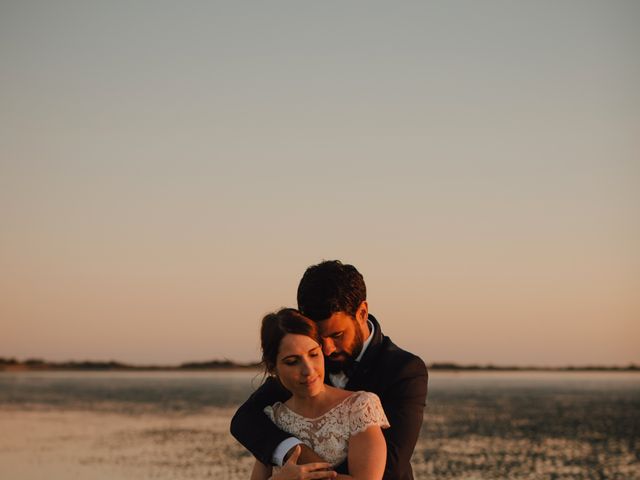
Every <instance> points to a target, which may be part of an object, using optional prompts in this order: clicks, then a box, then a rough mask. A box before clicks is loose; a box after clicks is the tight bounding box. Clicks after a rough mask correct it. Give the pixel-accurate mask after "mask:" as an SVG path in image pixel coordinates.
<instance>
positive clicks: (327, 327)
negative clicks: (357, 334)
mask: <svg viewBox="0 0 640 480" xmlns="http://www.w3.org/2000/svg"><path fill="white" fill-rule="evenodd" d="M352 326H353V318H351V316H350V315H348V314H346V313H344V312H336V313H334V314H333V315H331V316H330V317H329V318H327V319H326V320H322V321H320V322H318V329H319V330H320V334H321V335H322V336H327V335H331V334H333V333H336V332H339V331H342V330H346V329H348V328H351V327H352Z"/></svg>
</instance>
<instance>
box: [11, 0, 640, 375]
mask: <svg viewBox="0 0 640 480" xmlns="http://www.w3.org/2000/svg"><path fill="white" fill-rule="evenodd" d="M638 25H640V2H636V1H626V2H625V1H606V2H591V1H564V2H555V1H540V2H526V3H525V2H511V1H486V2H476V1H475V0H468V1H447V2H438V3H435V2H433V3H431V2H384V3H383V2H369V1H368V2H334V1H328V2H298V1H295V2H294V1H290V2H280V1H275V2H237V1H230V2H205V1H184V2H173V1H155V0H154V1H151V0H144V1H142V0H141V1H137V2H125V1H109V2H104V1H103V2H98V1H86V0H82V1H80V0H78V1H69V0H60V1H56V2H49V1H29V2H23V1H19V0H15V1H7V0H0V73H1V78H2V82H1V84H0V85H1V88H0V356H5V357H7V356H16V357H18V358H20V359H25V358H27V357H43V358H46V359H50V360H68V359H98V360H107V359H116V360H121V361H127V362H135V363H152V362H155V363H177V362H182V361H189V360H208V359H212V358H223V357H228V358H231V359H235V360H239V361H248V360H255V359H257V358H258V325H259V321H260V318H261V317H262V315H263V314H265V313H266V312H268V311H271V310H274V309H277V308H279V307H281V306H295V291H296V288H297V283H298V281H299V279H300V277H301V275H302V273H303V272H304V270H305V268H306V267H307V266H309V265H311V264H314V263H317V262H319V261H321V260H322V259H333V258H339V259H342V260H343V261H345V262H348V263H353V264H355V265H356V266H357V267H358V269H359V270H360V271H361V272H362V273H363V275H364V277H365V280H366V282H367V286H368V290H369V306H370V311H371V312H372V313H373V314H374V315H376V316H377V317H378V319H379V320H380V321H381V323H382V325H383V329H384V331H385V333H387V334H388V335H390V336H391V337H392V339H393V340H394V341H395V342H396V343H397V344H399V345H400V346H402V347H405V348H406V349H409V350H411V351H413V352H415V353H417V354H419V355H421V356H422V357H423V358H424V359H425V361H427V362H429V363H430V362H440V361H456V362H465V363H466V362H481V363H485V362H494V363H497V364H538V365H565V364H587V363H596V364H626V363H628V362H636V363H640V346H639V345H640V343H639V341H638V339H640V295H639V292H640V255H639V253H640V252H639V249H638V245H640V193H639V192H640V188H639V186H638V185H639V180H640V89H639V88H638V85H640V55H639V47H640V29H638Z"/></svg>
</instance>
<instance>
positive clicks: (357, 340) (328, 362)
mask: <svg viewBox="0 0 640 480" xmlns="http://www.w3.org/2000/svg"><path fill="white" fill-rule="evenodd" d="M363 345H364V338H363V336H362V332H361V331H360V328H358V327H357V325H356V332H355V337H354V338H353V343H352V344H351V346H350V347H351V348H350V349H349V350H350V352H349V353H347V352H346V351H343V352H340V353H339V354H337V355H336V356H335V357H334V354H332V355H331V356H329V357H325V358H324V368H325V369H326V370H327V371H328V372H329V373H339V372H346V371H349V370H350V369H351V367H352V366H353V364H354V363H356V358H358V355H360V352H361V351H362V346H363ZM332 357H333V358H332Z"/></svg>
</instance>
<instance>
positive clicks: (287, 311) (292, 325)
mask: <svg viewBox="0 0 640 480" xmlns="http://www.w3.org/2000/svg"><path fill="white" fill-rule="evenodd" d="M288 333H293V334H296V335H306V336H307V337H309V338H311V339H312V340H313V341H315V342H318V344H320V335H319V334H318V327H317V325H316V324H315V322H314V321H312V320H310V319H308V318H307V317H305V316H304V315H302V314H301V313H300V312H299V311H298V310H296V309H294V308H283V309H282V310H280V311H278V312H276V313H269V314H268V315H265V317H264V318H263V319H262V327H261V329H260V344H261V346H262V364H263V365H264V368H265V370H266V372H267V373H272V372H273V371H274V369H275V367H276V361H277V358H278V351H279V350H280V342H281V341H282V339H283V338H284V336H285V335H286V334H288Z"/></svg>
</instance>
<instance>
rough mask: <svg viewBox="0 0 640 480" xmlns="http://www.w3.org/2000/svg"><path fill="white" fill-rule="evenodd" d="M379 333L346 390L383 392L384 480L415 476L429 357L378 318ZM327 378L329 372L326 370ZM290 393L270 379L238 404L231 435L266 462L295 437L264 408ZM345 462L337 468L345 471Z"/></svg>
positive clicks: (269, 462) (232, 421)
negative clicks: (394, 337)
mask: <svg viewBox="0 0 640 480" xmlns="http://www.w3.org/2000/svg"><path fill="white" fill-rule="evenodd" d="M369 320H370V321H371V322H372V323H373V325H374V326H375V333H374V337H373V339H372V340H371V343H370V344H369V347H368V348H367V350H366V351H365V353H364V356H363V357H362V359H361V361H360V362H359V363H358V366H357V367H356V369H355V371H354V373H353V375H352V376H351V378H350V379H349V382H348V383H347V385H346V389H347V390H353V391H357V390H365V391H368V392H373V393H375V394H377V395H378V396H379V397H380V401H381V402H382V407H383V408H384V411H385V413H386V415H387V418H388V419H389V423H390V424H391V427H390V428H388V429H385V430H383V433H384V437H385V439H386V441H387V464H386V467H385V472H384V480H413V471H412V470H411V463H410V459H411V455H412V453H413V449H414V448H415V445H416V441H417V440H418V435H419V433H420V427H421V425H422V416H423V410H424V406H425V401H426V398H427V378H428V375H427V368H426V366H425V364H424V362H423V361H422V360H421V359H420V358H419V357H417V356H416V355H413V354H412V353H409V352H406V351H404V350H402V349H400V348H398V347H397V346H396V345H395V344H394V343H393V342H392V341H391V340H390V339H389V337H387V336H385V335H383V334H382V329H381V328H380V324H379V323H378V322H377V320H376V319H375V318H374V317H373V316H372V315H369ZM327 377H328V375H327ZM290 396H291V394H290V393H289V392H288V391H287V390H285V389H284V388H283V387H282V386H281V385H280V383H279V382H278V381H277V380H275V379H273V378H270V379H269V380H267V381H266V382H265V383H264V384H263V385H262V386H261V387H260V388H258V390H256V392H255V393H254V394H253V395H251V397H249V399H248V400H247V401H246V402H245V403H244V404H243V405H242V406H241V407H240V408H239V409H238V411H237V412H236V414H235V415H234V417H233V419H232V420H231V434H232V435H233V436H234V437H235V438H236V439H237V440H238V441H239V442H240V443H241V444H242V445H244V447H245V448H247V450H249V451H250V452H251V453H253V455H255V457H256V458H257V459H258V460H260V461H261V462H262V463H264V464H265V465H270V464H271V458H272V456H273V452H274V450H275V449H276V447H277V446H278V444H280V442H282V441H283V440H285V439H287V438H289V437H291V435H290V434H289V433H287V432H284V431H282V430H280V429H279V428H278V427H277V426H276V425H275V424H274V423H272V422H271V420H270V419H269V418H268V417H267V416H266V415H265V414H264V412H263V409H264V407H266V406H267V405H273V404H274V403H275V402H284V401H286V400H287V399H289V397H290ZM346 468H347V466H346V462H345V464H344V465H341V466H340V467H339V468H338V469H337V470H338V471H339V472H342V473H346Z"/></svg>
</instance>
